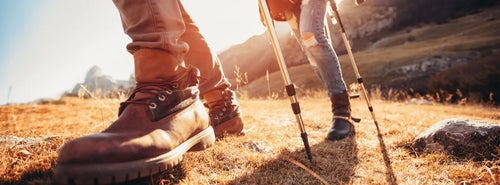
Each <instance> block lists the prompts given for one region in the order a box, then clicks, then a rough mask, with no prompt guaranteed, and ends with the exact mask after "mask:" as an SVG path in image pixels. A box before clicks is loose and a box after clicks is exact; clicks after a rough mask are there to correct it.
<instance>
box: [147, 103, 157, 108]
mask: <svg viewBox="0 0 500 185" xmlns="http://www.w3.org/2000/svg"><path fill="white" fill-rule="evenodd" d="M156 107H158V106H157V105H156V103H150V104H149V108H150V109H156Z"/></svg>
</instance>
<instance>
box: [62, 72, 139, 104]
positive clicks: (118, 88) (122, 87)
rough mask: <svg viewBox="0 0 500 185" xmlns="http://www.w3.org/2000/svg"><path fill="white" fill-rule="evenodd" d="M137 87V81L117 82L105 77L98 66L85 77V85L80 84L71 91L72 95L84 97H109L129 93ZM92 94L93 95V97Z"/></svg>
mask: <svg viewBox="0 0 500 185" xmlns="http://www.w3.org/2000/svg"><path fill="white" fill-rule="evenodd" d="M134 85H135V80H134V78H133V77H131V78H130V79H129V80H115V79H113V78H112V77H111V76H108V75H104V74H103V73H102V70H101V68H99V67H98V66H94V67H92V68H91V69H90V70H89V71H88V72H87V75H86V76H85V81H84V82H83V83H78V84H76V86H75V87H74V88H73V90H72V91H71V95H74V96H83V97H86V98H88V97H92V96H97V97H109V96H113V95H118V94H119V93H120V92H123V91H128V90H129V89H131V88H133V86H134ZM91 94H92V95H91Z"/></svg>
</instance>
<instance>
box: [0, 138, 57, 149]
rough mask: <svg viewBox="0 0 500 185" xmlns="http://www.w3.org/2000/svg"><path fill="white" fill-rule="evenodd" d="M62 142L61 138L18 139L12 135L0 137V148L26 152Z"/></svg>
mask: <svg viewBox="0 0 500 185" xmlns="http://www.w3.org/2000/svg"><path fill="white" fill-rule="evenodd" d="M60 140H61V136H50V137H47V138H34V137H16V136H11V135H0V146H6V147H8V148H12V149H20V150H24V149H25V148H30V147H35V146H37V145H40V144H52V143H55V142H58V141H60Z"/></svg>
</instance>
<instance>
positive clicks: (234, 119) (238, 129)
mask: <svg viewBox="0 0 500 185" xmlns="http://www.w3.org/2000/svg"><path fill="white" fill-rule="evenodd" d="M202 96H203V98H204V99H205V100H206V104H205V106H206V107H208V109H209V116H210V125H212V127H214V132H215V136H216V137H223V136H224V134H237V135H244V134H245V132H244V131H243V127H244V123H243V119H242V117H241V111H240V106H239V105H238V101H236V95H235V93H234V91H232V90H230V89H226V90H223V91H221V90H212V91H210V92H207V93H205V94H203V95H202Z"/></svg>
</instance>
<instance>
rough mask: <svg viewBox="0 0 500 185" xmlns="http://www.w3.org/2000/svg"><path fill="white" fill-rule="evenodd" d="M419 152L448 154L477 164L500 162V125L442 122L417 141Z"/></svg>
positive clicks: (482, 122)
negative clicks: (480, 161) (485, 161)
mask: <svg viewBox="0 0 500 185" xmlns="http://www.w3.org/2000/svg"><path fill="white" fill-rule="evenodd" d="M413 147H414V148H415V150H416V151H417V152H445V153H448V154H451V155H455V156H457V157H463V158H468V159H469V158H472V159H474V160H483V159H485V158H486V159H492V158H495V157H496V158H498V156H497V155H498V150H499V148H500V125H499V124H498V123H492V122H487V121H481V120H468V119H463V118H454V119H447V120H443V121H441V122H438V123H436V124H434V125H433V126H431V127H430V128H428V129H427V130H425V131H424V132H423V133H421V134H420V135H418V136H417V137H416V138H415V140H414V141H413Z"/></svg>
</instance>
